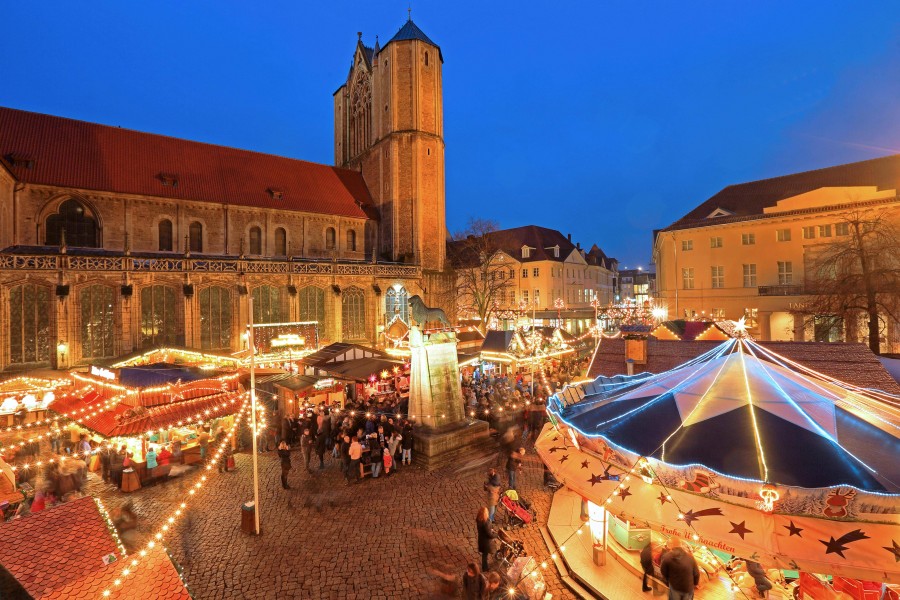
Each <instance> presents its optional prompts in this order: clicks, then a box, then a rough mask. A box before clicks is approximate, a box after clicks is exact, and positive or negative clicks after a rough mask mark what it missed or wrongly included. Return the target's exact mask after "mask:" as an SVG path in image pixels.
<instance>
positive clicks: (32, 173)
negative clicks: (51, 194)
mask: <svg viewBox="0 0 900 600" xmlns="http://www.w3.org/2000/svg"><path fill="white" fill-rule="evenodd" d="M10 157H15V159H16V160H11V158H10ZM0 160H2V161H3V163H4V165H5V166H6V167H7V168H8V169H9V171H10V172H11V173H12V174H13V176H14V177H15V178H16V179H18V180H19V181H21V182H23V183H35V184H44V185H54V186H60V187H68V188H74V189H84V190H94V191H101V192H117V193H123V194H136V195H146V196H161V197H164V198H172V199H181V200H199V201H202V202H216V203H226V204H234V205H240V206H252V207H258V208H275V209H280V210H295V211H307V212H313V213H324V214H332V215H341V216H347V217H359V218H367V211H368V212H369V214H371V206H372V199H371V196H370V195H369V191H368V189H367V187H366V184H365V182H364V181H363V178H362V175H361V174H360V173H358V172H356V171H350V170H347V169H338V168H336V167H331V166H328V165H322V164H316V163H310V162H305V161H301V160H296V159H291V158H284V157H281V156H273V155H270V154H261V153H259V152H251V151H249V150H238V149H236V148H228V147H225V146H214V145H212V144H204V143H201V142H193V141H189V140H182V139H178V138H172V137H166V136H162V135H155V134H151V133H142V132H139V131H132V130H130V129H122V128H119V127H110V126H107V125H98V124H95V123H87V122H84V121H75V120H73V119H65V118H62V117H54V116H50V115H43V114H39V113H32V112H26V111H22V110H15V109H11V108H0ZM28 161H33V162H32V163H30V164H31V167H30V168H29V167H28V166H26V164H28ZM16 164H21V166H16ZM161 175H173V176H174V177H175V179H177V185H174V186H173V185H164V183H163V181H162V180H163V179H164V178H165V177H161ZM269 190H275V191H276V192H282V197H281V199H280V200H276V199H275V198H274V197H273V196H274V195H277V194H273V193H272V192H270V191H269Z"/></svg>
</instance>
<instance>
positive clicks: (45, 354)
mask: <svg viewBox="0 0 900 600" xmlns="http://www.w3.org/2000/svg"><path fill="white" fill-rule="evenodd" d="M8 331H9V337H8V339H9V362H10V364H13V365H22V364H32V363H47V362H49V361H50V288H47V287H44V286H42V285H34V284H30V283H26V284H22V285H16V286H13V287H11V288H9V330H8Z"/></svg>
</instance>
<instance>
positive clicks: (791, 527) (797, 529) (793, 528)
mask: <svg viewBox="0 0 900 600" xmlns="http://www.w3.org/2000/svg"><path fill="white" fill-rule="evenodd" d="M782 527H784V528H785V529H787V530H788V531H789V532H790V533H788V537H791V536H792V535H796V536H797V537H799V538H802V537H803V536H802V535H800V532H801V531H803V528H802V527H797V526H796V525H794V522H793V521H791V524H790V525H782Z"/></svg>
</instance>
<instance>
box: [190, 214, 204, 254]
mask: <svg viewBox="0 0 900 600" xmlns="http://www.w3.org/2000/svg"><path fill="white" fill-rule="evenodd" d="M188 248H190V250H191V252H203V225H201V224H200V222H199V221H194V222H193V223H191V226H190V227H189V228H188Z"/></svg>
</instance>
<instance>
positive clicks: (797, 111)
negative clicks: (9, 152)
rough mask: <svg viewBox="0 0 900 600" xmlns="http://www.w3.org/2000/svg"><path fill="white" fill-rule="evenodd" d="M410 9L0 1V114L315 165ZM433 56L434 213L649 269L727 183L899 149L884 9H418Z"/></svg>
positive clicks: (897, 89)
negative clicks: (437, 140) (663, 240)
mask: <svg viewBox="0 0 900 600" xmlns="http://www.w3.org/2000/svg"><path fill="white" fill-rule="evenodd" d="M406 7H407V3H406V2H396V1H381V2H349V1H347V0H334V1H329V2H316V3H306V2H297V1H296V0H284V1H277V2H276V1H264V0H259V1H256V2H247V1H246V0H244V1H240V2H238V1H235V0H219V1H212V0H210V1H205V2H202V1H191V2H184V1H179V2H169V1H161V0H158V1H156V2H121V1H118V0H117V1H115V2H112V1H110V2H94V3H90V4H84V3H78V2H70V1H66V2H13V3H4V6H3V9H2V11H0V15H2V20H3V22H4V23H5V27H3V33H2V35H0V48H2V56H3V66H2V70H0V105H4V106H10V107H15V108H21V109H26V110H33V111H38V112H46V113H50V114H55V115H61V116H67V117H72V118H77V119H84V120H88V121H96V122H99V123H106V124H110V125H120V126H122V127H128V128H132V129H138V130H143V131H150V132H155V133H162V134H167V135H172V136H178V137H185V138H190V139H195V140H201V141H205V142H211V143H217V144H225V145H229V146H237V147H242V148H249V149H254V150H260V151H264V152H271V153H274V154H281V155H285V156H292V157H297V158H303V159H306V160H312V161H318V162H326V163H331V162H332V161H333V153H332V140H333V138H332V128H333V120H332V110H333V109H332V99H331V95H332V93H333V92H334V90H335V89H336V88H337V87H338V86H339V85H340V84H341V83H342V81H343V80H344V78H345V77H346V75H347V69H348V67H349V63H350V59H351V56H352V52H353V48H354V44H355V41H356V32H357V31H360V30H361V31H363V32H364V39H365V41H366V42H367V43H369V44H373V43H374V40H375V34H379V36H380V39H381V40H382V42H384V41H386V40H388V39H390V37H391V36H393V34H394V33H396V31H397V30H398V29H399V28H400V27H401V26H402V25H403V22H404V21H405V19H406ZM412 16H413V20H414V21H415V22H416V23H417V24H418V25H419V26H420V27H421V28H422V30H423V31H425V33H426V34H428V36H429V37H431V39H433V40H434V41H435V42H436V43H438V44H439V45H440V46H441V48H442V50H443V54H444V58H445V60H446V62H445V64H444V131H445V139H446V144H447V221H448V225H449V228H450V229H451V231H457V230H460V229H462V228H463V227H464V226H465V224H466V222H467V220H468V218H469V217H471V216H477V217H484V218H491V219H495V220H497V221H498V222H500V224H501V225H502V226H504V227H513V226H518V225H524V224H528V223H537V224H540V225H544V226H547V227H552V228H555V229H559V230H561V231H562V232H563V233H571V234H572V235H573V239H575V240H577V241H580V242H582V244H586V245H590V244H591V243H594V242H596V243H598V244H600V246H601V247H602V248H603V249H604V250H605V251H606V252H607V253H608V254H611V255H614V256H617V257H619V258H620V260H621V261H622V264H623V265H625V266H629V267H633V266H636V265H637V264H643V265H645V266H646V264H647V261H648V260H649V255H650V241H651V231H652V230H653V229H654V228H658V227H662V226H665V225H667V224H668V223H670V222H671V221H673V220H675V219H677V218H678V217H680V216H681V215H682V214H684V213H686V212H688V210H690V209H691V208H692V207H694V206H695V205H696V204H698V203H700V202H701V201H702V200H704V199H706V198H707V197H708V196H710V195H712V194H714V193H715V192H716V191H718V190H719V189H721V188H722V187H724V186H725V185H728V184H730V183H738V182H741V181H748V180H753V179H760V178H764V177H770V176H775V175H779V174H784V173H790V172H794V171H799V170H805V169H812V168H818V167H823V166H828V165H832V164H839V163H842V162H850V161H855V160H864V159H867V158H873V157H876V156H882V155H885V154H890V153H895V152H900V2H897V1H896V0H884V1H880V2H852V1H846V2H821V0H819V1H815V2H813V1H809V2H807V1H803V2H800V1H796V2H795V1H792V2H784V1H775V0H771V1H770V0H757V1H755V2H746V1H740V2H738V1H727V0H720V1H712V0H709V1H703V0H700V1H696V2H685V1H684V0H680V1H678V2H667V1H664V0H654V1H652V2H649V1H638V2H623V1H612V0H606V1H604V2H596V1H594V2H583V3H580V2H574V3H573V2H568V3H550V2H546V1H525V0H519V1H517V2H503V3H500V2H479V3H474V2H456V1H454V2H448V1H442V2H435V1H428V2H414V3H413V13H412Z"/></svg>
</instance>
